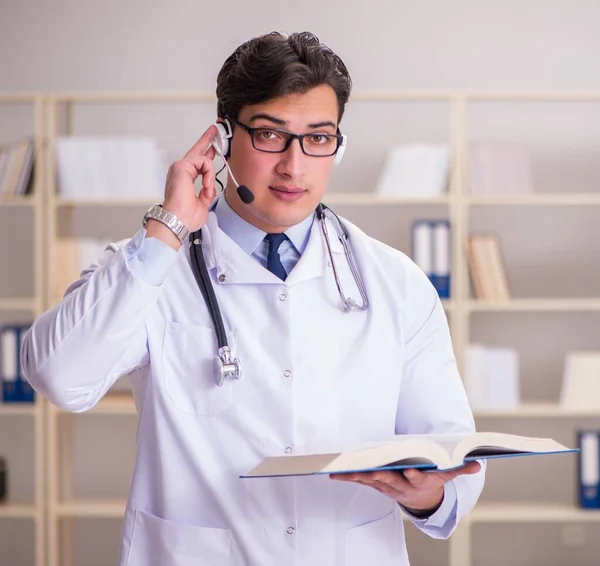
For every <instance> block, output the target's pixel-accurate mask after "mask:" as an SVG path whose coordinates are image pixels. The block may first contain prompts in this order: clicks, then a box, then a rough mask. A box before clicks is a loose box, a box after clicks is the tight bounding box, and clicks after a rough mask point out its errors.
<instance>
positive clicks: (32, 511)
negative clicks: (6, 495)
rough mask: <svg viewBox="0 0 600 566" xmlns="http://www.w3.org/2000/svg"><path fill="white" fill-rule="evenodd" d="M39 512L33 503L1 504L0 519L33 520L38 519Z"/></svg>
mask: <svg viewBox="0 0 600 566" xmlns="http://www.w3.org/2000/svg"><path fill="white" fill-rule="evenodd" d="M37 514H38V510H37V507H36V506H35V504H33V503H16V502H15V503H13V502H11V501H7V502H5V503H0V518H11V519H12V518H31V519H35V518H36V517H37Z"/></svg>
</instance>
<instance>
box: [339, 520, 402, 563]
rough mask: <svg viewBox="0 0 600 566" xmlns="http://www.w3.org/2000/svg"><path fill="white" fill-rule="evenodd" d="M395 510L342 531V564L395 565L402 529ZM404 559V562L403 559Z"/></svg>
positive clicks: (399, 560)
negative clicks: (343, 551) (343, 542)
mask: <svg viewBox="0 0 600 566" xmlns="http://www.w3.org/2000/svg"><path fill="white" fill-rule="evenodd" d="M401 520H402V519H401V517H400V516H399V513H398V512H397V511H396V510H395V509H392V511H390V512H389V513H388V514H387V515H385V516H384V517H381V518H380V519H375V520H374V521H370V522H369V523H365V524H363V525H359V526H357V527H352V528H350V529H348V530H347V531H346V541H345V550H346V560H345V562H344V565H345V566H364V565H365V564H377V565H378V566H392V565H393V566H397V565H398V564H404V563H405V562H403V561H402V559H401V558H402V556H403V552H402V546H401V545H400V542H399V541H400V540H402V531H401V525H399V521H401ZM406 563H407V562H406Z"/></svg>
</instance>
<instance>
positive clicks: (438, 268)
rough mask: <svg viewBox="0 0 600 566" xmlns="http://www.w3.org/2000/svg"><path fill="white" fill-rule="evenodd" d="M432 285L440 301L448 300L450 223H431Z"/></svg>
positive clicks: (438, 221) (439, 221)
mask: <svg viewBox="0 0 600 566" xmlns="http://www.w3.org/2000/svg"><path fill="white" fill-rule="evenodd" d="M432 229H433V273H432V277H433V281H432V283H433V285H434V287H435V288H436V289H437V292H438V295H439V296H440V299H449V298H450V223H449V222H448V221H447V220H437V221H436V222H434V223H433V227H432Z"/></svg>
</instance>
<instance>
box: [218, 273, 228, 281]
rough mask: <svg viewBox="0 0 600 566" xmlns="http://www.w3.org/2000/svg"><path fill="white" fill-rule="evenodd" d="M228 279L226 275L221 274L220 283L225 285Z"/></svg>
mask: <svg viewBox="0 0 600 566" xmlns="http://www.w3.org/2000/svg"><path fill="white" fill-rule="evenodd" d="M226 279H227V276H226V275H225V274H224V273H221V275H219V281H220V282H221V283H223V282H224V281H225V280H226Z"/></svg>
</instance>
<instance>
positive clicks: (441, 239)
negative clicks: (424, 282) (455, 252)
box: [412, 220, 450, 299]
mask: <svg viewBox="0 0 600 566" xmlns="http://www.w3.org/2000/svg"><path fill="white" fill-rule="evenodd" d="M412 234H413V245H412V257H413V261H414V262H415V263H416V264H417V265H418V266H419V267H420V268H421V269H422V270H423V272H424V273H425V275H427V277H428V278H429V280H430V281H431V283H432V284H433V286H434V287H435V288H436V290H437V292H438V295H439V296H440V299H448V298H450V223H449V222H448V221H447V220H417V221H416V222H415V223H414V224H413V228H412Z"/></svg>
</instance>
